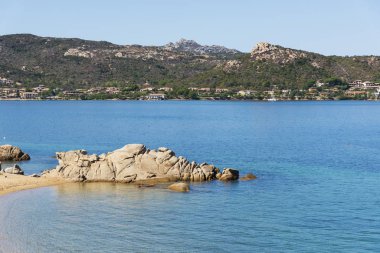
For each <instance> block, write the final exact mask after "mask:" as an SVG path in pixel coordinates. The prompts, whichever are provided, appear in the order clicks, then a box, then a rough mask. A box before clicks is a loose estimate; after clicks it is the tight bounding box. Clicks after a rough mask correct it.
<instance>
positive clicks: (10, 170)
mask: <svg viewBox="0 0 380 253" xmlns="http://www.w3.org/2000/svg"><path fill="white" fill-rule="evenodd" d="M3 172H4V173H8V174H17V175H24V171H23V170H22V169H21V168H20V166H18V165H17V164H15V165H14V166H13V167H9V168H6V169H4V170H3Z"/></svg>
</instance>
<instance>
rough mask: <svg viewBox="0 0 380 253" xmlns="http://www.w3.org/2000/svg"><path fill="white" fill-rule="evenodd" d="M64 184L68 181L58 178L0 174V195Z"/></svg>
mask: <svg viewBox="0 0 380 253" xmlns="http://www.w3.org/2000/svg"><path fill="white" fill-rule="evenodd" d="M66 182H68V181H66V180H64V179H59V178H46V177H30V176H22V175H13V174H6V173H4V174H0V195H4V194H7V193H11V192H16V191H22V190H27V189H33V188H38V187H44V186H52V185H58V184H63V183H66Z"/></svg>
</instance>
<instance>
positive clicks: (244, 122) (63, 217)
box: [0, 101, 380, 252]
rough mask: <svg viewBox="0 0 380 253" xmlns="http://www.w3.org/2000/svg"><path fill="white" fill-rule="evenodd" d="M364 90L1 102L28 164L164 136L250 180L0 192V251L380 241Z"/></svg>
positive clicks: (319, 248)
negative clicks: (318, 97)
mask: <svg viewBox="0 0 380 253" xmlns="http://www.w3.org/2000/svg"><path fill="white" fill-rule="evenodd" d="M379 113H380V104H379V103H376V102H348V101H344V102H276V103H255V102H204V101H198V102H193V101H192V102H190V101H189V102H187V101H186V102H184V101H181V102H175V101H159V102H143V101H128V102H126V101H59V102H57V101H46V102H32V101H31V102H0V136H4V137H5V140H4V139H3V140H1V141H0V143H10V144H14V145H19V146H20V147H22V148H23V149H24V150H25V151H26V152H28V153H30V155H31V156H32V160H31V161H29V162H24V163H21V166H22V168H23V169H24V170H25V171H26V172H27V173H29V174H31V173H35V172H39V171H40V170H42V169H46V168H49V167H52V166H54V165H55V163H56V162H55V159H53V158H52V156H53V155H54V152H56V151H64V150H70V149H79V148H84V149H87V150H88V151H89V152H90V153H92V152H97V153H100V152H107V151H110V150H113V149H116V148H119V147H121V146H123V145H124V144H126V143H144V144H146V145H147V146H148V147H149V148H157V147H159V146H167V147H170V148H171V149H173V150H174V151H175V152H176V153H177V155H184V156H186V157H187V158H189V159H190V160H196V161H198V162H203V161H207V162H209V163H213V164H215V165H216V166H218V167H221V168H223V167H236V168H239V169H241V171H242V172H243V173H244V172H248V171H253V172H254V173H255V174H257V175H258V177H259V178H258V180H255V181H249V182H238V183H228V184H225V183H221V182H211V183H202V184H194V185H192V191H191V192H190V193H188V194H178V193H173V192H169V191H167V190H166V189H165V185H162V186H159V187H157V188H136V187H135V186H132V185H122V184H105V183H102V184H100V183H91V184H84V185H83V184H74V185H71V184H70V185H61V186H56V187H47V188H41V189H35V190H30V191H23V192H18V193H14V194H9V195H6V196H3V197H0V224H1V226H0V252H1V251H3V252H68V251H69V252H120V251H122V252H123V251H130V252H147V251H148V252H168V251H169V252H173V251H175V252H231V251H234V252H235V251H236V252H252V251H259V252H261V251H264V252H278V251H280V252H287V251H289V252H291V251H293V252H294V251H296V252H299V251H301V252H377V251H380V205H379V204H380V195H379V183H380V171H379V170H380V157H379V154H380V152H379V151H380V117H378V115H379Z"/></svg>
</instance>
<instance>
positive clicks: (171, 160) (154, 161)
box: [43, 144, 239, 183]
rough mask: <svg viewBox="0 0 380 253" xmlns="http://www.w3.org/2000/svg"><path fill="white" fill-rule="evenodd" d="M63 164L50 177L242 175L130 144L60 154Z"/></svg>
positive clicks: (206, 177)
mask: <svg viewBox="0 0 380 253" xmlns="http://www.w3.org/2000/svg"><path fill="white" fill-rule="evenodd" d="M56 156H57V159H58V161H59V164H58V166H57V167H56V168H55V169H53V170H48V171H45V172H44V173H43V175H44V176H47V177H61V178H67V179H71V180H75V181H114V182H125V183H130V182H135V181H140V180H152V179H170V180H173V181H198V182H200V181H208V180H215V179H218V178H220V179H222V180H226V181H228V180H236V179H238V178H239V172H238V171H236V170H232V169H225V170H224V171H223V173H220V170H219V169H218V168H216V167H215V166H214V165H209V164H207V163H202V164H197V163H196V162H189V161H188V160H187V159H186V158H184V157H182V156H179V157H177V156H176V155H175V153H174V152H173V151H172V150H170V149H168V148H163V147H161V148H158V149H157V150H149V149H147V148H146V147H145V146H144V145H142V144H129V145H126V146H124V147H123V148H121V149H117V150H115V151H113V152H110V153H107V154H101V155H95V154H94V155H88V154H87V152H86V151H85V150H74V151H68V152H58V153H56Z"/></svg>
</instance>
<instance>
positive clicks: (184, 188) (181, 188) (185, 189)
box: [168, 182, 190, 192]
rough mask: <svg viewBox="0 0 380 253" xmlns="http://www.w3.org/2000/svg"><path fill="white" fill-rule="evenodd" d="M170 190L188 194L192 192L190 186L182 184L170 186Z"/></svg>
mask: <svg viewBox="0 0 380 253" xmlns="http://www.w3.org/2000/svg"><path fill="white" fill-rule="evenodd" d="M168 189H169V190H172V191H175V192H188V191H190V186H189V184H188V183H182V182H180V183H174V184H171V185H169V186H168Z"/></svg>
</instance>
